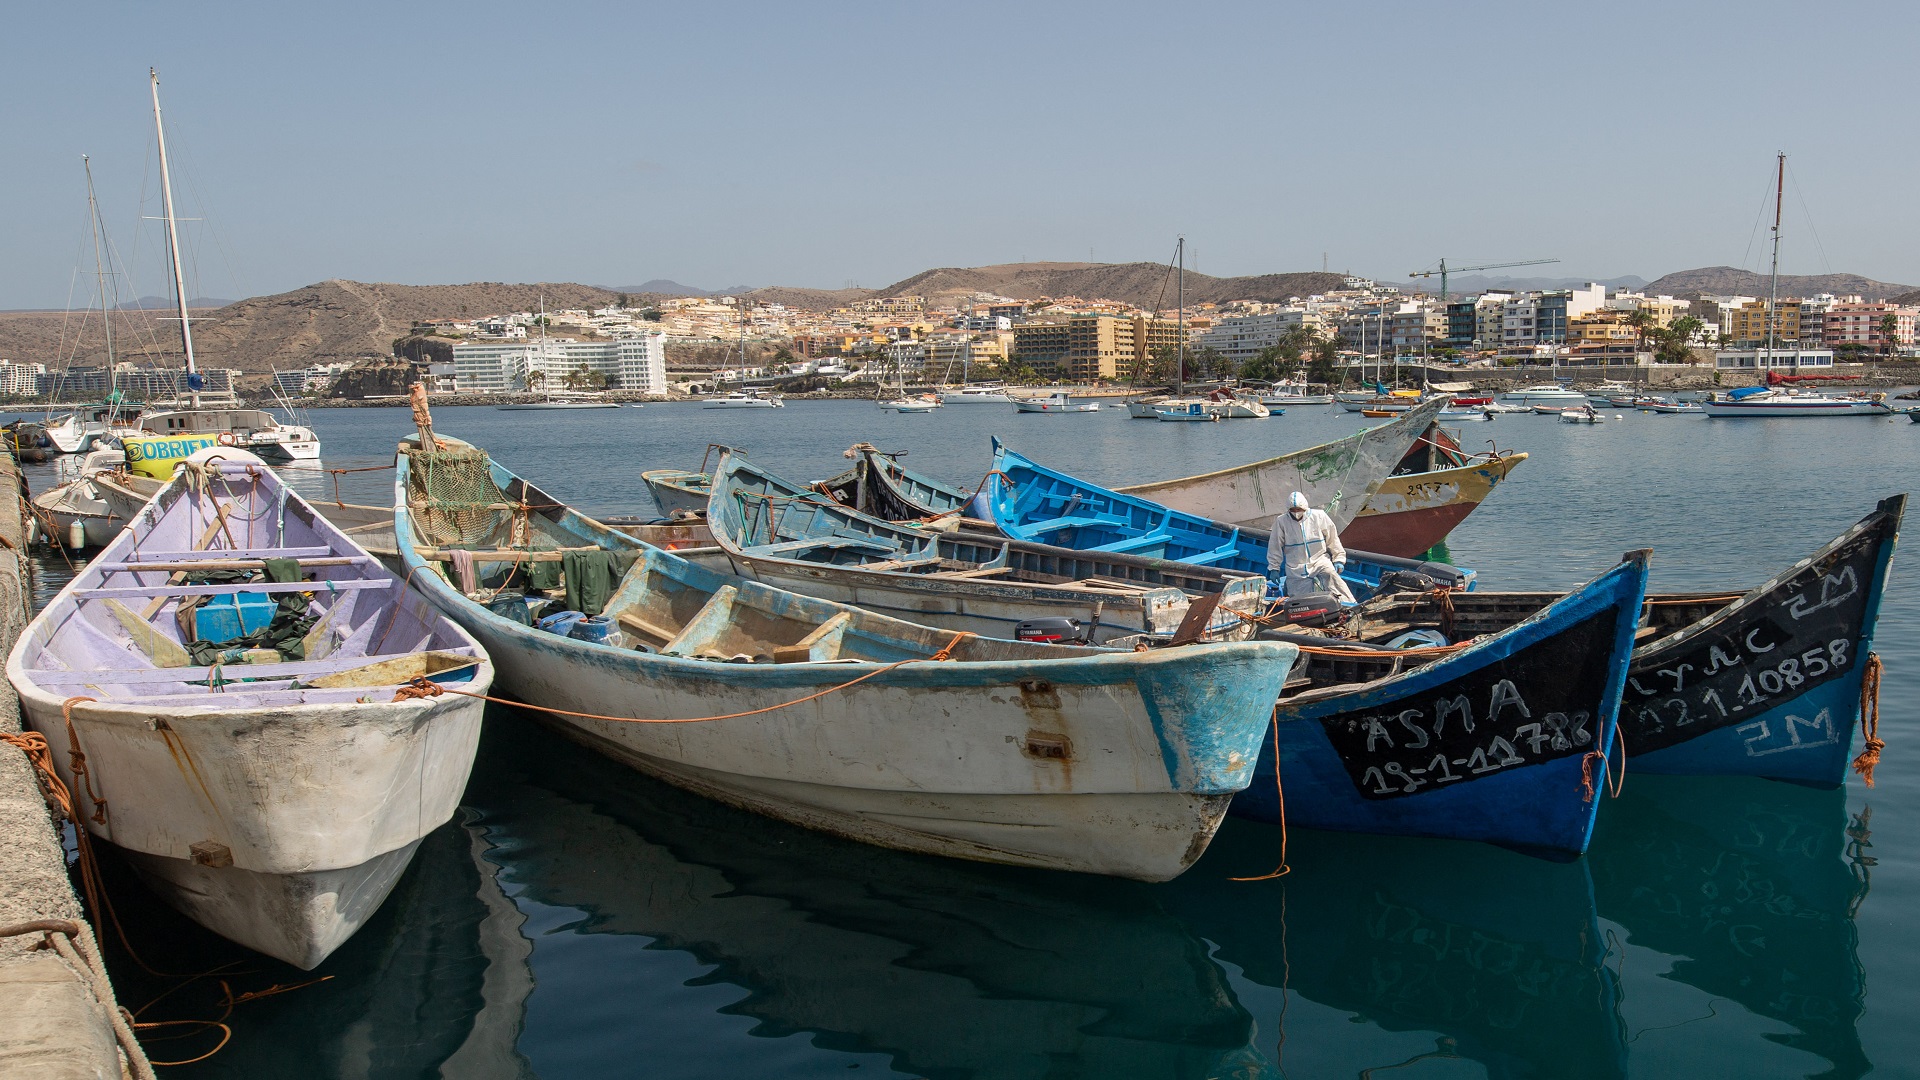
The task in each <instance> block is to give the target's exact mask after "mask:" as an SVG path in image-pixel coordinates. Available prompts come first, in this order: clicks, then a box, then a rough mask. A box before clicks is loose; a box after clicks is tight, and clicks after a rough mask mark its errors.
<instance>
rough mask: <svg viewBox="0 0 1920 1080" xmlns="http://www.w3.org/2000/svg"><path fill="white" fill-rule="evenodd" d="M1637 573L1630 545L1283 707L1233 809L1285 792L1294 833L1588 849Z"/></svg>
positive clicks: (1262, 805) (1243, 811)
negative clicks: (1345, 685) (1467, 627)
mask: <svg viewBox="0 0 1920 1080" xmlns="http://www.w3.org/2000/svg"><path fill="white" fill-rule="evenodd" d="M1646 580H1647V563H1646V553H1644V552H1636V553H1634V554H1632V555H1630V556H1629V558H1628V560H1627V561H1626V562H1624V563H1623V564H1622V565H1621V566H1619V567H1617V568H1615V569H1614V570H1611V571H1609V572H1608V573H1607V574H1605V575H1603V576H1601V577H1600V578H1598V579H1596V580H1595V581H1594V582H1592V583H1590V584H1589V585H1588V586H1587V587H1586V588H1584V589H1581V590H1580V591H1579V592H1576V593H1573V594H1571V595H1569V596H1567V597H1564V598H1562V599H1561V600H1559V601H1557V602H1555V603H1554V604H1553V605H1551V606H1550V607H1548V608H1546V609H1545V610H1543V611H1541V612H1540V613H1539V614H1537V615H1535V616H1534V617H1533V618H1531V619H1528V620H1527V621H1526V622H1524V623H1521V624H1519V625H1518V626H1515V627H1513V628H1512V629H1510V630H1508V631H1506V632H1505V633H1502V634H1500V635H1498V636H1496V637H1493V638H1488V639H1485V640H1483V641H1481V642H1480V643H1479V644H1476V645H1474V646H1473V647H1471V648H1469V649H1465V650H1463V651H1461V652H1459V653H1455V654H1453V655H1451V656H1448V657H1446V658H1444V659H1441V660H1438V661H1435V662H1433V663H1431V664H1428V665H1426V666H1424V667H1420V668H1417V669H1415V670H1413V671H1409V672H1406V673H1404V674H1400V675H1396V676H1393V677H1391V678H1386V679H1381V680H1379V681H1377V682H1372V683H1365V684H1362V685H1361V686H1360V688H1358V689H1356V690H1354V691H1352V692H1350V693H1344V694H1332V695H1329V696H1326V697H1323V698H1320V699H1318V700H1312V701H1308V702H1305V703H1297V702H1294V701H1291V700H1289V699H1282V700H1281V701H1280V704H1279V706H1278V708H1277V709H1276V711H1275V713H1274V725H1275V726H1274V731H1275V735H1274V740H1275V741H1276V742H1277V743H1278V758H1277V759H1276V757H1275V747H1274V746H1273V745H1272V744H1271V743H1270V744H1269V745H1268V746H1267V748H1266V749H1264V750H1263V751H1262V752H1261V757H1260V763H1259V765H1258V766H1257V767H1256V768H1255V774H1254V779H1253V783H1252V785H1250V786H1249V787H1248V789H1247V790H1246V791H1244V792H1242V793H1241V794H1240V795H1238V796H1237V797H1235V799H1234V805H1233V811H1234V813H1235V814H1238V815H1242V816H1246V817H1250V818H1254V819H1256V820H1261V821H1270V822H1278V821H1280V820H1281V813H1280V811H1281V805H1280V804H1281V799H1282V797H1283V796H1282V794H1281V790H1282V785H1283V784H1284V799H1285V803H1286V806H1285V811H1286V812H1285V821H1286V823H1287V824H1289V825H1298V826H1306V827H1309V828H1318V829H1333V830H1339V831H1345V832H1366V833H1379V834H1385V835H1399V836H1432V837H1447V838H1452V839H1461V840H1480V841H1486V842H1489V843H1496V844H1502V845H1506V846H1509V847H1517V848H1523V849H1529V850H1538V851H1543V852H1558V853H1566V854H1578V853H1580V852H1583V851H1585V850H1586V847H1587V843H1588V841H1589V839H1590V838H1591V837H1592V833H1593V821H1594V813H1595V811H1596V809H1597V808H1598V805H1599V800H1598V799H1597V798H1596V797H1595V794H1594V793H1595V791H1596V790H1597V787H1598V785H1599V784H1600V783H1601V782H1602V780H1603V772H1604V766H1601V765H1600V763H1599V760H1598V759H1599V758H1600V757H1602V756H1604V755H1605V754H1607V753H1609V752H1611V750H1612V744H1613V741H1614V732H1615V727H1616V725H1615V724H1614V723H1612V722H1611V720H1612V718H1613V717H1614V716H1615V715H1616V714H1617V711H1618V709H1619V705H1620V698H1621V692H1622V688H1623V686H1624V683H1625V680H1626V675H1627V664H1628V659H1629V656H1630V655H1631V652H1632V649H1633V634H1634V629H1635V625H1636V619H1637V611H1638V609H1639V606H1640V602H1641V600H1642V598H1643V597H1644V596H1645V591H1646ZM1276 760H1277V761H1278V762H1284V765H1282V766H1279V767H1278V773H1279V775H1278V777H1277V778H1276ZM1588 779H1591V780H1592V784H1593V785H1594V786H1592V787H1589V786H1588V784H1587V783H1586V781H1587V780H1588Z"/></svg>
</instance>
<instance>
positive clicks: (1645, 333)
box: [1627, 308, 1660, 353]
mask: <svg viewBox="0 0 1920 1080" xmlns="http://www.w3.org/2000/svg"><path fill="white" fill-rule="evenodd" d="M1627 325H1628V326H1631V327H1633V334H1634V340H1633V351H1634V352H1636V353H1639V352H1645V351H1646V348H1647V339H1648V338H1650V337H1652V336H1653V332H1654V331H1655V330H1657V329H1659V326H1660V320H1659V319H1656V318H1654V317H1653V312H1651V311H1648V310H1647V309H1646V308H1634V309H1633V310H1632V311H1630V312H1628V313H1627Z"/></svg>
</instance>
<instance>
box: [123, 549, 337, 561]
mask: <svg viewBox="0 0 1920 1080" xmlns="http://www.w3.org/2000/svg"><path fill="white" fill-rule="evenodd" d="M331 554H333V549H332V548H329V547H268V548H194V549H193V550H192V551H141V550H138V549H135V551H134V553H133V555H134V561H135V562H137V563H140V564H142V565H145V564H147V563H159V562H188V561H197V560H201V559H310V558H317V557H319V556H322V555H331Z"/></svg>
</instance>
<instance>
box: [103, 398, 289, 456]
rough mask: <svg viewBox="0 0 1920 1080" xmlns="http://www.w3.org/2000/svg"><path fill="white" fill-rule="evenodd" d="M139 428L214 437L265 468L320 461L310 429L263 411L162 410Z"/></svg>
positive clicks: (145, 418)
mask: <svg viewBox="0 0 1920 1080" xmlns="http://www.w3.org/2000/svg"><path fill="white" fill-rule="evenodd" d="M140 426H141V427H142V428H144V429H146V430H147V431H151V432H153V433H154V434H156V435H189V434H191V435H214V436H217V437H219V439H220V442H221V444H222V445H225V446H238V447H240V448H241V449H243V450H249V451H252V452H253V453H255V454H257V455H259V456H260V459H261V460H262V461H265V462H266V463H267V464H269V465H279V464H282V463H284V462H288V461H317V460H319V458H320V439H319V437H318V436H316V435H314V433H313V429H312V428H308V427H304V426H302V425H300V424H283V423H281V422H280V421H279V420H276V419H275V418H274V416H273V414H272V413H270V412H268V411H267V410H265V409H250V408H246V407H244V406H239V405H229V406H202V407H198V408H195V407H192V406H189V407H187V408H183V409H163V410H160V411H157V412H150V413H147V414H146V415H145V416H143V417H141V418H140Z"/></svg>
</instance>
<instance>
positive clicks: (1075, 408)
mask: <svg viewBox="0 0 1920 1080" xmlns="http://www.w3.org/2000/svg"><path fill="white" fill-rule="evenodd" d="M1013 407H1014V410H1015V411H1016V412H1023V413H1086V412H1099V411H1100V403H1099V402H1097V401H1074V400H1072V399H1070V398H1069V397H1068V396H1067V394H1066V392H1065V391H1059V392H1056V393H1052V394H1048V395H1047V396H1046V397H1038V398H1014V399H1013Z"/></svg>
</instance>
